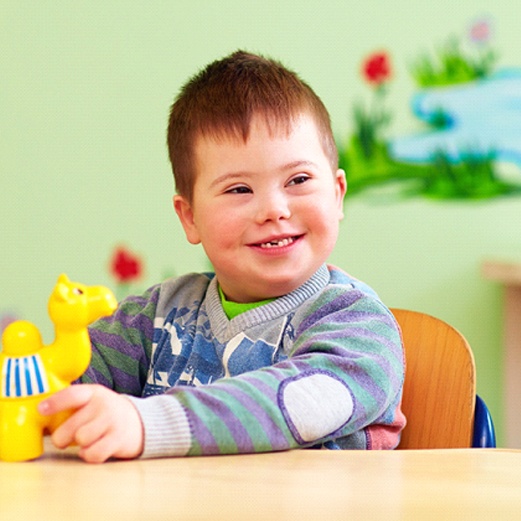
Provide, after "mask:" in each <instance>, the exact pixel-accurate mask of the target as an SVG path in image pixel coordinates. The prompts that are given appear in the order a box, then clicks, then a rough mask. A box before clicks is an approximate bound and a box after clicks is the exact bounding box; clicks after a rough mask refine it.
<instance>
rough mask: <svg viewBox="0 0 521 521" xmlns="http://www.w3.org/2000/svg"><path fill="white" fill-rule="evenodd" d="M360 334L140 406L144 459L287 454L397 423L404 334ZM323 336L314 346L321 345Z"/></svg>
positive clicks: (386, 329)
mask: <svg viewBox="0 0 521 521" xmlns="http://www.w3.org/2000/svg"><path fill="white" fill-rule="evenodd" d="M355 333H356V334H355ZM359 333H360V328H359V327H354V329H353V336H352V338H349V335H347V336H346V335H344V337H345V338H344V339H343V342H341V343H340V344H339V343H338V342H336V343H332V342H331V341H329V343H328V342H327V341H326V339H325V338H324V339H323V341H322V347H318V348H317V346H316V344H315V350H311V349H310V348H306V345H305V341H304V342H303V343H302V344H301V347H300V350H297V352H296V354H295V356H293V357H292V358H290V359H289V360H287V361H285V362H281V363H279V364H276V365H274V366H270V367H266V368H263V369H259V370H255V371H251V372H248V373H244V374H242V375H239V376H235V377H231V378H225V379H222V380H219V381H216V382H214V383H213V384H211V385H206V386H200V387H179V386H178V387H174V388H172V389H170V390H169V391H168V392H167V393H165V394H164V395H161V396H153V397H150V398H145V399H136V400H135V405H136V407H137V408H138V410H139V411H140V413H141V415H142V420H143V423H144V426H145V452H144V456H145V457H147V456H149V457H153V456H175V455H198V454H229V453H245V452H266V451H276V450H285V449H291V448H297V447H304V446H309V445H314V444H316V443H321V442H324V441H328V440H330V439H335V438H338V437H345V436H349V435H350V434H354V433H356V432H358V431H360V430H362V429H364V428H366V427H368V426H369V425H371V424H373V423H377V422H380V421H381V422H382V423H385V422H387V423H392V421H393V420H392V417H393V414H394V411H395V409H396V407H397V405H398V403H399V399H400V394H401V386H402V382H403V365H402V363H401V361H400V356H401V343H400V338H399V333H398V331H397V330H396V329H395V326H394V324H393V323H392V321H391V318H389V320H388V321H387V322H386V320H385V319H384V318H383V317H381V325H380V331H379V332H378V333H377V334H375V335H373V338H372V339H370V338H368V337H370V335H369V333H367V334H366V335H365V336H366V337H365V338H364V336H363V335H362V337H361V338H360V337H359V336H358V335H359ZM328 334H329V336H331V335H330V331H329V333H328ZM319 336H320V335H318V334H316V335H315V334H313V335H310V337H309V339H310V341H311V338H313V341H314V342H315V343H317V342H318V343H319V344H320V339H319ZM334 336H335V335H333V337H334ZM357 342H358V344H359V345H358V347H356V345H355V344H356V343H357ZM360 343H362V344H363V345H360ZM371 344H372V347H371ZM348 347H349V348H348ZM364 350H365V351H366V353H367V355H368V356H367V358H366V359H363V358H362V357H361V356H360V353H361V352H362V351H364ZM371 350H372V351H373V352H372V353H371ZM349 353H351V354H349ZM393 358H395V359H396V361H395V362H394V363H393V362H390V361H389V360H392V359H393ZM384 416H385V417H386V419H385V420H382V418H383V417H384ZM389 417H391V420H389ZM357 439H360V440H361V439H364V437H363V436H362V437H360V436H359V437H358V438H357ZM359 448H367V447H359ZM389 448H391V447H389Z"/></svg>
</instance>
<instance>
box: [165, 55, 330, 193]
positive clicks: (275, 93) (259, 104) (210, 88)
mask: <svg viewBox="0 0 521 521" xmlns="http://www.w3.org/2000/svg"><path fill="white" fill-rule="evenodd" d="M303 113H308V114H309V115H310V116H311V117H313V119H314V120H315V124H316V125H317V129H318V132H319V136H320V138H321V140H322V146H323V148H324V152H325V154H326V155H327V157H328V159H329V160H330V162H331V165H332V168H333V169H334V170H336V168H337V165H338V152H337V148H336V145H335V141H334V138H333V133H332V130H331V122H330V119H329V114H328V112H327V110H326V108H325V106H324V104H323V103H322V101H321V100H320V98H319V97H318V96H317V95H316V94H315V93H314V92H313V90H312V89H311V88H310V87H309V86H308V85H307V84H306V83H305V82H304V81H302V80H301V79H300V78H299V77H298V76H297V74H296V73H295V72H293V71H290V70H289V69H287V68H286V67H284V66H283V65H282V64H281V63H279V62H277V61H275V60H272V59H268V58H264V57H262V56H258V55H255V54H250V53H247V52H244V51H237V52H234V53H233V54H231V55H230V56H228V57H226V58H223V59H221V60H217V61H215V62H213V63H210V64H209V65H208V66H207V67H205V68H204V69H203V70H201V71H200V72H199V73H198V74H196V75H195V76H194V77H193V78H191V79H190V80H189V81H188V82H187V83H186V84H185V85H184V86H183V87H182V89H181V91H180V93H179V95H178V96H177V98H176V100H175V101H174V104H173V105H172V108H171V111H170V118H169V124H168V152H169V156H170V161H171V163H172V170H173V172H174V179H175V184H176V190H177V193H179V194H180V195H182V196H183V197H185V198H187V199H188V200H189V201H191V200H192V195H193V186H194V183H195V157H194V146H195V142H196V140H197V139H198V138H199V137H201V136H212V137H214V138H223V137H229V136H235V137H237V138H238V139H241V138H242V139H243V140H244V141H245V142H246V141H247V139H248V135H249V131H250V124H251V121H252V118H253V116H255V115H261V116H262V117H264V118H265V121H266V123H267V124H268V127H270V128H273V126H274V125H275V126H280V125H282V128H284V129H285V130H286V131H287V132H289V131H290V130H291V126H292V124H293V122H294V121H295V119H297V118H298V117H299V116H300V115H301V114H303Z"/></svg>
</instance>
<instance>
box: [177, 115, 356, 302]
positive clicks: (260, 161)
mask: <svg viewBox="0 0 521 521" xmlns="http://www.w3.org/2000/svg"><path fill="white" fill-rule="evenodd" d="M195 157H196V161H197V162H196V171H197V177H196V181H195V186H194V195H193V200H192V202H191V203H190V202H189V201H187V200H186V199H184V198H183V197H181V196H178V195H177V196H175V197H174V207H175V210H176V212H177V214H178V216H179V218H180V219H181V223H182V225H183V228H184V230H185V232H186V235H187V238H188V240H189V241H190V242H191V243H192V244H198V243H202V245H203V247H204V249H205V251H206V254H207V255H208V257H209V259H210V261H211V262H212V265H213V267H214V269H215V272H216V275H217V280H218V281H219V284H220V286H221V288H222V290H223V292H224V294H225V295H226V297H227V299H228V300H232V301H235V302H255V301H258V300H263V299H267V298H273V297H278V296H281V295H284V294H286V293H289V292H290V291H293V290H294V289H296V288H297V287H298V286H300V285H301V284H302V283H304V282H305V281H306V280H308V279H309V278H310V277H311V276H312V275H313V274H314V273H315V271H316V270H317V269H318V268H319V267H320V265H321V264H322V263H323V262H324V261H325V260H326V259H327V257H328V256H329V254H330V253H331V251H332V249H333V247H334V245H335V242H336V239H337V235H338V227H339V221H340V220H341V219H342V218H343V210H342V208H343V198H344V195H345V191H346V180H345V175H344V172H343V171H342V170H338V171H337V172H332V169H331V165H330V163H329V161H328V159H327V157H326V154H325V153H324V151H323V149H322V146H321V144H320V140H319V137H318V133H317V129H316V126H315V123H314V121H313V119H312V118H311V117H309V116H306V115H304V116H302V117H301V118H300V119H299V120H298V121H297V122H296V123H295V125H294V127H293V130H292V132H291V134H289V135H286V134H285V133H283V132H282V133H274V135H270V133H269V131H268V128H267V126H266V124H265V123H264V121H263V120H262V119H261V118H255V119H254V120H253V122H252V128H251V131H250V136H249V138H248V141H247V142H246V143H244V142H243V141H242V140H239V139H234V138H230V139H229V140H214V139H212V138H200V139H199V140H198V141H197V142H196V147H195Z"/></svg>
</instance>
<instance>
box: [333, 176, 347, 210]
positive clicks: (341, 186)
mask: <svg viewBox="0 0 521 521" xmlns="http://www.w3.org/2000/svg"><path fill="white" fill-rule="evenodd" d="M335 181H336V191H337V204H338V211H339V219H343V218H344V197H345V195H346V193H347V179H346V173H345V172H344V171H343V170H342V169H341V168H339V169H338V170H337V171H336V176H335Z"/></svg>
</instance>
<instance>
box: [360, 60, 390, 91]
mask: <svg viewBox="0 0 521 521" xmlns="http://www.w3.org/2000/svg"><path fill="white" fill-rule="evenodd" d="M362 72H363V75H364V78H365V80H366V81H367V82H369V83H370V84H372V85H376V86H379V85H381V84H383V83H385V82H386V81H387V80H388V79H389V78H390V77H391V64H390V60H389V55H388V54H387V53H385V52H376V53H373V54H371V55H370V56H369V57H368V58H366V59H365V60H364V62H363V64H362Z"/></svg>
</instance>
